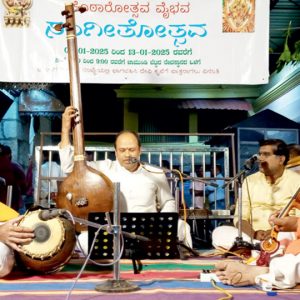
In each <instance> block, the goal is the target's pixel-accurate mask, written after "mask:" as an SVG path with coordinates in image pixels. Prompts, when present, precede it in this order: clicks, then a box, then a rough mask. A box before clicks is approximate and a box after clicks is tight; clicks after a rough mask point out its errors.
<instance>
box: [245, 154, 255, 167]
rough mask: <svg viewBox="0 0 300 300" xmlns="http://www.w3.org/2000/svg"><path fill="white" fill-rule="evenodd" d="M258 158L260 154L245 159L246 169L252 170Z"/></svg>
mask: <svg viewBox="0 0 300 300" xmlns="http://www.w3.org/2000/svg"><path fill="white" fill-rule="evenodd" d="M257 160H258V154H253V155H252V156H251V157H250V158H248V159H246V160H245V163H244V168H245V169H246V170H251V169H252V168H253V165H254V164H255V163H256V161H257Z"/></svg>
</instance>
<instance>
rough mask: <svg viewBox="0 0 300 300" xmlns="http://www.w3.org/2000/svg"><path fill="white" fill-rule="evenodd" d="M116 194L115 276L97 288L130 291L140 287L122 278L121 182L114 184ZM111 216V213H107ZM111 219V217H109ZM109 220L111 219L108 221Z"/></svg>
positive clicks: (109, 290)
mask: <svg viewBox="0 0 300 300" xmlns="http://www.w3.org/2000/svg"><path fill="white" fill-rule="evenodd" d="M114 186H115V194H114V225H113V226H112V230H113V235H114V261H115V264H114V269H113V273H114V278H113V279H112V280H108V281H107V282H105V283H103V284H98V285H96V287H95V290H96V291H98V292H104V293H128V292H134V291H138V290H140V287H138V286H137V285H134V284H132V283H129V282H128V281H126V280H123V279H120V261H119V258H120V228H121V226H120V209H119V193H120V183H119V182H117V183H115V184H114ZM106 215H107V216H108V218H109V213H107V214H106ZM108 220H109V219H108ZM108 222H109V221H108Z"/></svg>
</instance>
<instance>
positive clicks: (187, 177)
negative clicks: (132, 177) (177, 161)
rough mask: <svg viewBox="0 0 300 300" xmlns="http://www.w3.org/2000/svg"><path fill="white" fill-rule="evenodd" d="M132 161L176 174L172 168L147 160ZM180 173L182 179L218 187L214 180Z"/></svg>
mask: <svg viewBox="0 0 300 300" xmlns="http://www.w3.org/2000/svg"><path fill="white" fill-rule="evenodd" d="M134 162H138V163H140V164H141V165H145V166H150V167H154V168H158V169H160V170H162V171H163V172H164V173H171V174H177V172H175V171H174V170H171V169H168V168H165V167H160V166H158V165H154V164H150V163H147V162H144V161H139V160H137V159H134ZM177 171H178V172H180V171H179V170H177ZM180 174H181V175H182V177H183V178H184V179H187V180H192V181H199V182H202V183H204V184H206V185H211V186H213V187H218V185H217V184H216V183H214V182H210V181H209V180H204V179H201V178H199V177H193V176H190V175H188V174H185V173H182V172H180Z"/></svg>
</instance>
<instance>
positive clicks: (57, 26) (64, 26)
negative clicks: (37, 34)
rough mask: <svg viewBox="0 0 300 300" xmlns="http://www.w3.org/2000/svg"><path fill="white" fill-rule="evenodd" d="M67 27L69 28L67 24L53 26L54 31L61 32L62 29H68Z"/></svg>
mask: <svg viewBox="0 0 300 300" xmlns="http://www.w3.org/2000/svg"><path fill="white" fill-rule="evenodd" d="M69 27H70V24H69V23H59V24H56V25H55V26H54V29H55V30H56V31H61V30H62V29H63V28H69Z"/></svg>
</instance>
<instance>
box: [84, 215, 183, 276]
mask: <svg viewBox="0 0 300 300" xmlns="http://www.w3.org/2000/svg"><path fill="white" fill-rule="evenodd" d="M110 217H111V218H112V217H113V214H112V213H110ZM89 221H92V222H97V223H100V224H103V223H105V222H107V220H106V215H105V213H102V212H99V213H90V214H89ZM120 225H121V228H122V230H123V231H124V232H129V233H132V234H134V235H136V236H137V237H138V236H141V237H145V238H148V239H149V240H148V241H145V240H141V239H140V238H135V239H132V238H130V237H126V236H124V251H123V255H122V258H128V259H131V260H132V262H133V267H134V273H135V274H136V273H139V271H140V270H141V268H140V270H138V269H137V267H136V261H139V260H141V259H170V258H179V251H178V241H177V227H178V213H121V214H120ZM95 232H96V229H95V228H91V227H89V229H88V240H89V250H90V249H91V245H92V242H93V239H94V237H95ZM113 252H114V251H113V237H112V235H111V234H109V233H108V232H107V231H100V232H99V235H98V238H97V241H96V243H95V244H94V247H93V250H92V253H91V258H92V259H107V258H112V257H113ZM139 267H141V264H139Z"/></svg>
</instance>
